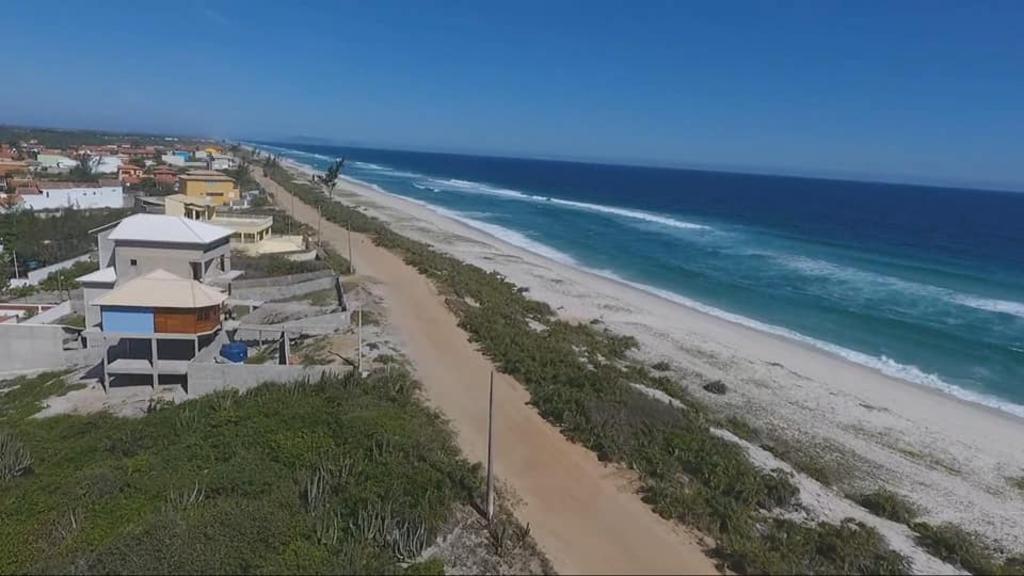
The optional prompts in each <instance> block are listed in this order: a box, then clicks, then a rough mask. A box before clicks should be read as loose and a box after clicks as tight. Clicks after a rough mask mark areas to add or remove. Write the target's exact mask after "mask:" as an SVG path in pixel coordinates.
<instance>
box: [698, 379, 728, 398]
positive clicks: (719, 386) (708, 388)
mask: <svg viewBox="0 0 1024 576" xmlns="http://www.w3.org/2000/svg"><path fill="white" fill-rule="evenodd" d="M701 388H703V389H704V391H705V392H707V393H709V394H715V395H716V396H722V395H724V394H725V393H726V392H728V391H729V387H728V386H726V385H725V382H722V381H721V380H712V381H711V382H708V383H707V384H705V385H703V386H701Z"/></svg>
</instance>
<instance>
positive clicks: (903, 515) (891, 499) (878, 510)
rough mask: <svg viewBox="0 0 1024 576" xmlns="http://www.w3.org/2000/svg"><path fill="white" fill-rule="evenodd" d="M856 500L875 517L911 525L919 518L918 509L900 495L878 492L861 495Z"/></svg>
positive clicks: (890, 492) (886, 491) (885, 491)
mask: <svg viewBox="0 0 1024 576" xmlns="http://www.w3.org/2000/svg"><path fill="white" fill-rule="evenodd" d="M854 500H855V501H856V502H857V503H858V504H860V505H861V506H863V507H864V508H865V509H866V510H867V511H868V512H871V513H872V514H874V515H875V516H880V517H882V518H887V519H889V520H892V521H893V522H899V523H900V524H908V525H909V524H910V523H911V522H913V521H914V520H915V519H916V518H917V516H918V510H917V507H916V506H914V505H913V503H911V502H909V501H907V500H906V499H905V498H903V497H902V496H900V495H899V494H897V493H895V492H892V491H889V490H876V491H874V492H869V493H867V494H861V495H859V496H857V497H855V498H854Z"/></svg>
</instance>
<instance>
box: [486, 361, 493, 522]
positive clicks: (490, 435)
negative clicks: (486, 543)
mask: <svg viewBox="0 0 1024 576" xmlns="http://www.w3.org/2000/svg"><path fill="white" fill-rule="evenodd" d="M493 519H494V370H491V392H490V396H489V398H488V402H487V522H488V524H489V523H490V522H491V520H493Z"/></svg>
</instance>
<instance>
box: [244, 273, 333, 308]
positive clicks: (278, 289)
mask: <svg viewBox="0 0 1024 576" xmlns="http://www.w3.org/2000/svg"><path fill="white" fill-rule="evenodd" d="M336 282H337V279H336V278H335V277H334V276H333V274H332V275H331V276H328V277H326V278H318V279H316V280H309V281H306V282H300V283H298V284H286V285H283V286H267V287H265V288H238V287H237V286H236V285H235V283H232V286H231V297H232V298H236V299H239V300H262V301H264V302H266V301H268V300H280V299H282V298H292V297H293V296H300V295H302V294H309V293H310V292H316V291H318V290H327V289H329V288H334V286H335V283H336Z"/></svg>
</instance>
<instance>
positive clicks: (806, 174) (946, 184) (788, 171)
mask: <svg viewBox="0 0 1024 576" xmlns="http://www.w3.org/2000/svg"><path fill="white" fill-rule="evenodd" d="M292 138H309V139H311V140H312V139H314V138H313V137H301V136H296V137H292ZM317 139H319V138H317ZM225 140H228V141H238V142H255V143H262V144H290V145H298V146H333V147H337V148H355V149H361V150H374V151H382V152H412V153H415V154H448V155H453V156H475V157H478V158H497V159H502V160H539V161H543V162H565V163H569V164H596V165H600V164H603V165H606V166H622V167H626V168H653V169H660V170H692V171H695V172H714V173H721V174H741V175H746V176H765V177H774V178H802V179H808V180H828V181H834V182H856V183H860V184H885V185H892V186H918V187H922V188H943V189H951V190H976V191H979V192H997V193H1004V194H1022V193H1024V183H1013V184H1011V183H996V182H986V183H982V182H973V183H972V182H970V181H966V180H962V181H949V180H933V181H927V180H922V179H915V178H914V177H911V176H896V175H876V176H872V175H865V174H856V173H845V171H842V170H836V171H822V172H815V171H811V170H801V169H796V168H781V167H780V168H766V167H757V166H744V165H729V164H710V165H708V164H685V163H672V162H667V161H666V162H660V161H654V160H635V161H631V160H627V159H622V160H615V159H608V158H596V157H579V156H576V157H574V156H562V155H546V156H545V155H531V154H528V153H523V154H512V153H498V152H467V151H462V150H454V149H448V150H445V149H423V148H416V147H407V146H402V145H395V146H394V147H388V146H386V145H384V146H382V145H375V144H366V143H354V144H344V143H339V142H338V141H333V142H332V141H329V140H327V139H323V142H294V141H292V142H289V141H287V140H267V139H265V138H259V139H256V138H248V139H237V140H236V139H232V138H225Z"/></svg>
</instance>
